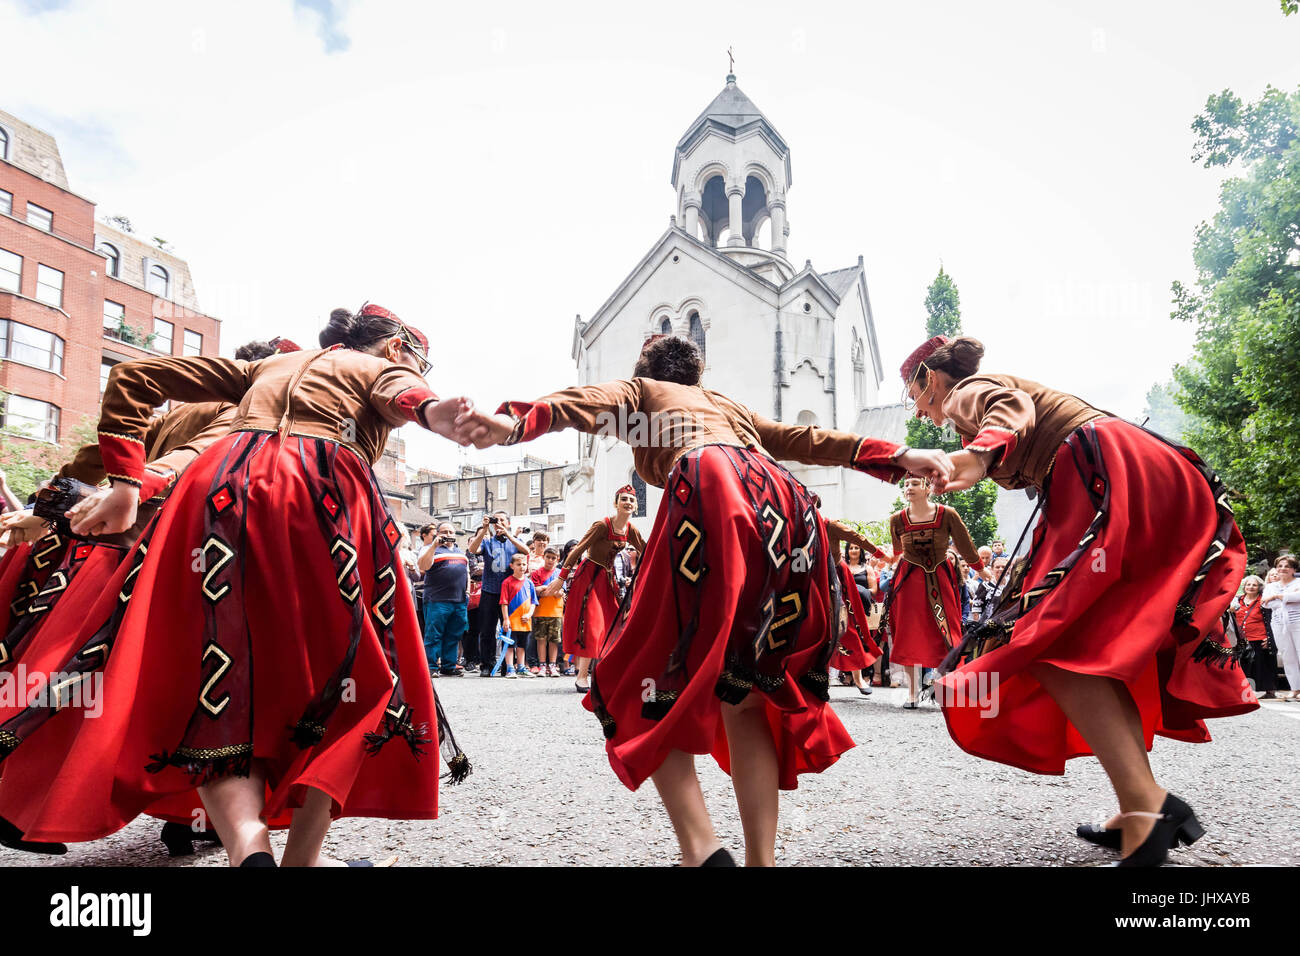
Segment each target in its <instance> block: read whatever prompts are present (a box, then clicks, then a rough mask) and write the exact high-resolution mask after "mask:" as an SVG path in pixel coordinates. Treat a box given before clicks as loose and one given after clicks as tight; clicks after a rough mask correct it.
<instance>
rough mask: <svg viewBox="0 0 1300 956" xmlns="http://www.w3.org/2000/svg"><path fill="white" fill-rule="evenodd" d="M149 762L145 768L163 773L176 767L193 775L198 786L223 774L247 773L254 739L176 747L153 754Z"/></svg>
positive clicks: (243, 775) (242, 774)
mask: <svg viewBox="0 0 1300 956" xmlns="http://www.w3.org/2000/svg"><path fill="white" fill-rule="evenodd" d="M149 757H150V760H151V761H152V762H151V763H149V764H146V765H145V770H147V771H148V772H149V773H161V772H162V771H163V770H166V769H167V768H168V767H175V768H177V769H178V770H180V771H182V772H183V773H187V774H189V775H190V779H191V780H193V781H194V783H195V784H196V785H197V786H202V785H203V784H205V783H209V782H210V781H212V780H216V779H218V778H220V777H247V776H248V775H249V772H250V771H251V769H252V764H253V745H252V744H251V743H243V744H230V745H228V746H224V747H210V748H195V747H177V748H176V749H175V750H174V751H172V752H171V753H168V752H167V751H165V750H164V751H163V752H162V753H157V754H150V755H149Z"/></svg>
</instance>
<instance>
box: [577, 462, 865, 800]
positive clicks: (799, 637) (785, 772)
mask: <svg viewBox="0 0 1300 956" xmlns="http://www.w3.org/2000/svg"><path fill="white" fill-rule="evenodd" d="M809 543H811V549H810V551H811V555H812V560H811V561H810V562H809V561H804V562H802V563H801V562H799V561H797V560H794V559H792V558H791V555H792V554H794V553H795V552H796V551H797V550H798V549H799V548H800V547H807V546H808V545H809ZM833 573H835V565H834V563H833V558H831V557H830V549H829V542H828V538H827V535H826V529H825V527H824V525H823V524H822V521H821V515H820V514H819V513H818V511H817V509H816V507H815V506H814V502H813V499H812V497H811V495H810V494H809V493H808V491H807V489H805V488H804V487H803V485H801V484H800V483H799V482H798V481H797V480H795V478H794V477H793V476H791V475H790V473H789V472H787V471H786V470H785V469H784V468H782V467H781V466H780V465H779V464H777V463H776V462H774V461H772V460H771V459H770V458H768V457H767V456H765V455H762V454H759V453H757V452H753V451H750V450H748V449H743V448H737V447H733V446H727V445H706V446H704V447H703V448H699V449H695V450H693V451H690V452H688V453H687V454H685V455H684V456H682V457H681V458H680V459H679V460H678V462H677V464H676V465H675V466H674V467H673V470H672V472H671V473H670V474H669V476H668V480H667V481H666V483H665V494H664V498H663V505H662V506H661V507H660V509H659V512H658V514H657V515H656V517H655V524H654V529H653V530H652V531H651V532H650V537H649V541H648V542H647V544H646V552H645V554H644V556H643V558H642V561H641V565H640V568H639V571H638V579H637V586H636V589H635V591H634V593H633V596H632V599H631V601H630V602H629V606H628V607H627V608H626V611H625V613H623V614H622V615H620V617H619V618H618V620H616V621H615V622H614V627H613V630H612V632H611V633H610V636H609V638H608V639H607V641H606V643H605V648H604V653H603V656H602V657H601V658H600V660H599V662H598V663H597V664H596V665H595V667H594V668H593V670H592V675H591V694H590V695H588V697H587V698H586V699H585V700H584V702H583V703H584V705H585V706H586V707H587V708H588V709H589V710H592V711H593V712H594V713H595V714H596V716H597V717H598V718H599V719H600V722H601V724H602V725H603V727H604V731H605V736H606V738H607V742H606V745H605V749H606V752H607V753H608V755H609V761H610V764H611V766H612V767H613V768H614V772H615V773H616V774H617V775H618V778H619V779H620V780H621V781H623V783H624V785H626V786H627V787H628V788H629V789H632V790H635V789H636V788H637V787H639V786H640V785H641V784H642V783H643V782H644V781H645V780H646V778H647V777H649V776H650V774H651V773H653V772H654V771H655V770H656V769H658V767H659V765H660V764H661V763H662V762H663V760H664V758H665V757H666V756H667V755H668V753H669V752H670V751H672V750H683V751H686V752H687V753H695V754H705V753H712V754H713V757H714V759H716V760H717V762H718V764H719V766H721V767H722V769H723V770H729V768H730V766H731V761H730V754H729V752H728V749H727V739H726V733H725V731H724V729H723V724H722V703H723V702H724V701H727V702H730V703H739V702H740V701H741V700H743V699H744V698H745V697H746V696H747V695H748V694H749V693H751V692H754V693H757V694H759V695H761V697H762V698H763V706H764V708H765V711H766V714H767V720H768V725H769V726H770V727H771V730H772V738H773V741H774V743H775V745H776V752H777V758H778V761H779V765H780V775H779V782H780V786H781V788H782V789H785V790H791V789H794V788H795V787H796V786H797V785H798V784H797V778H798V775H799V774H802V773H810V772H811V773H819V772H821V771H822V770H825V769H826V768H827V767H829V766H830V765H831V764H833V763H834V762H835V761H836V760H838V759H839V757H840V755H841V754H843V753H844V752H845V751H847V750H848V749H849V748H851V747H852V746H853V740H852V739H851V738H850V737H849V735H848V732H847V731H845V729H844V727H843V725H842V724H841V723H840V721H839V718H838V717H836V715H835V713H834V711H833V710H831V708H829V707H827V706H826V705H825V701H826V699H827V697H828V681H827V663H828V661H829V658H830V653H831V651H832V649H833V648H832V641H833V640H834V637H835V634H834V630H833V629H834V628H835V627H836V626H837V621H838V617H839V607H838V604H837V603H835V602H834V601H833V600H832V590H831V586H830V585H831V575H832V574H833ZM647 681H648V682H649V683H647Z"/></svg>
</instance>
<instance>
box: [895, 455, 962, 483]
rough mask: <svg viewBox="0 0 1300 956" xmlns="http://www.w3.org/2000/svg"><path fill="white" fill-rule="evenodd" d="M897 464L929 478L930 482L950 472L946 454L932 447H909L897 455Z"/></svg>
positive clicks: (941, 478)
mask: <svg viewBox="0 0 1300 956" xmlns="http://www.w3.org/2000/svg"><path fill="white" fill-rule="evenodd" d="M898 466H899V467H900V468H906V469H907V470H908V471H910V472H911V473H912V474H914V475H920V476H921V477H922V478H929V479H930V482H931V483H932V484H933V483H935V482H939V481H943V480H944V479H946V478H947V477H948V476H949V475H950V474H952V464H951V463H950V462H949V461H948V455H947V454H946V453H944V452H941V451H939V450H938V449H934V448H909V449H908V450H907V451H905V452H903V453H902V454H901V455H899V456H898Z"/></svg>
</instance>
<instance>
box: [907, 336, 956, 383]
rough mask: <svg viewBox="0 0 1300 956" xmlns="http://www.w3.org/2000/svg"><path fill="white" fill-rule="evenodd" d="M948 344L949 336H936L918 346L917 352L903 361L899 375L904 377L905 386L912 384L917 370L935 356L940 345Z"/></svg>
mask: <svg viewBox="0 0 1300 956" xmlns="http://www.w3.org/2000/svg"><path fill="white" fill-rule="evenodd" d="M947 344H948V336H946V335H936V336H935V337H934V338H932V339H928V340H927V341H925V342H924V343H922V344H921V345H919V346H917V348H916V351H914V352H913V353H912V354H911V355H909V356H908V357H907V358H906V359H904V360H903V367H902V368H900V369H899V370H898V371H899V374H901V375H902V376H903V384H904V385H910V384H912V378H913V377H914V376H915V375H916V370H917V368H918V367H919V366H920V364H921V363H922V362H924V361H925V360H926V359H928V358H929V357H930V356H931V355H933V354H934V350H935V349H937V348H938V347H939V346H940V345H947Z"/></svg>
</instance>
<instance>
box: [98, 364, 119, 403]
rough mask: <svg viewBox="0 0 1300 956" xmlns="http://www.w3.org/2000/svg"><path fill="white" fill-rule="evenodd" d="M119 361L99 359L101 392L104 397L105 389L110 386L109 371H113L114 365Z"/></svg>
mask: <svg viewBox="0 0 1300 956" xmlns="http://www.w3.org/2000/svg"><path fill="white" fill-rule="evenodd" d="M116 364H117V363H116V362H114V361H113V360H112V359H100V360H99V394H100V396H101V397H102V396H103V394H104V389H106V388H108V373H109V372H111V371H113V366H114V365H116Z"/></svg>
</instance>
